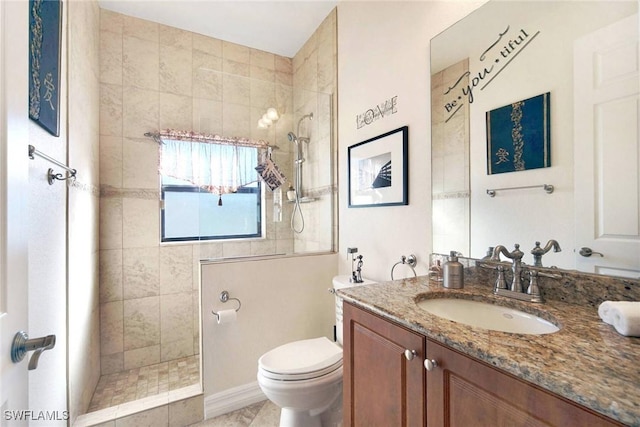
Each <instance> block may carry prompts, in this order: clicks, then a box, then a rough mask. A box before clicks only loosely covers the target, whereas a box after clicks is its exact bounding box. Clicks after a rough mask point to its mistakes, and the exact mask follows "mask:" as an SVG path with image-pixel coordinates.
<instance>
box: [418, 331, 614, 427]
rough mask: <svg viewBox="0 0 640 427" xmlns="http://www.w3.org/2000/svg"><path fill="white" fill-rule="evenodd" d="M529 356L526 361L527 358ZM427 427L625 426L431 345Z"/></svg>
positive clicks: (429, 342) (491, 368)
mask: <svg viewBox="0 0 640 427" xmlns="http://www.w3.org/2000/svg"><path fill="white" fill-rule="evenodd" d="M524 356H526V355H524ZM427 358H428V359H430V360H435V361H436V362H437V363H438V366H436V367H435V368H434V369H433V370H431V371H429V372H428V374H427V414H428V420H427V426H428V427H441V426H451V427H472V426H492V427H494V426H495V427H500V426H504V427H508V426H559V427H560V426H562V427H567V426H580V427H582V426H589V427H596V426H619V425H621V424H618V423H616V422H615V421H613V420H611V419H609V418H606V417H603V416H601V415H599V414H596V413H595V412H592V411H590V410H589V409H587V408H584V407H582V406H579V405H577V404H575V403H573V402H571V401H569V400H565V399H564V398H561V397H559V396H557V395H554V394H551V393H549V392H547V391H544V390H542V389H540V388H538V387H536V386H534V385H533V384H530V383H526V382H524V381H522V380H520V379H518V378H516V377H514V376H511V375H509V374H507V373H504V372H501V371H498V370H497V369H495V368H493V367H492V366H490V365H487V364H485V363H483V362H480V361H477V360H475V359H472V358H470V357H468V356H465V355H463V354H461V353H458V352H456V351H454V350H451V349H449V348H447V347H444V346H442V345H440V344H437V343H435V342H433V341H431V340H428V341H427Z"/></svg>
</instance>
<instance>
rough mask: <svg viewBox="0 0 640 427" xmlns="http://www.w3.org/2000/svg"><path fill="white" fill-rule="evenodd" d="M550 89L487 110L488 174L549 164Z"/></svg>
mask: <svg viewBox="0 0 640 427" xmlns="http://www.w3.org/2000/svg"><path fill="white" fill-rule="evenodd" d="M549 98H550V93H549V92H547V93H545V94H542V95H538V96H535V97H533V98H529V99H525V100H523V101H518V102H514V103H513V104H510V105H506V106H504V107H500V108H497V109H495V110H491V111H489V112H487V173H488V174H489V175H492V174H497V173H505V172H516V171H523V170H528V169H538V168H548V167H550V166H551V154H550V149H551V145H550V144H551V141H550V136H551V135H550V112H549Z"/></svg>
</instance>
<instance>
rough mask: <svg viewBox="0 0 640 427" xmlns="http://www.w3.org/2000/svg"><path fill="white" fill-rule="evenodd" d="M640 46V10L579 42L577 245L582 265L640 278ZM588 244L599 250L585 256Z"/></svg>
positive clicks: (576, 88)
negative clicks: (639, 22)
mask: <svg viewBox="0 0 640 427" xmlns="http://www.w3.org/2000/svg"><path fill="white" fill-rule="evenodd" d="M638 49H639V45H638V15H637V14H636V15H633V16H631V17H629V18H626V19H623V20H621V21H619V22H616V23H614V24H612V25H610V26H607V27H604V28H602V29H600V30H597V31H595V32H594V33H591V34H588V35H587V36H584V37H583V38H581V39H579V40H577V41H576V42H575V44H574V82H575V84H574V111H575V117H574V155H575V165H574V167H575V203H576V205H575V206H576V210H575V217H576V248H575V251H576V268H577V269H578V270H581V271H588V272H593V273H600V274H611V275H616V276H625V277H640V208H639V206H640V173H639V172H638V167H639V165H640V139H639V127H638V126H639V123H640V96H639V90H640V73H639V72H638V63H639V62H638V61H639V59H640V55H639V53H640V52H639V50H638ZM582 248H588V249H590V250H591V251H592V252H594V254H593V255H591V256H589V257H587V256H583V255H581V254H580V252H581V249H582ZM582 252H583V253H584V252H585V251H584V250H583V251H582ZM595 252H598V253H600V254H602V256H601V255H599V254H597V253H595Z"/></svg>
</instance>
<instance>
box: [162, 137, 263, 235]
mask: <svg viewBox="0 0 640 427" xmlns="http://www.w3.org/2000/svg"><path fill="white" fill-rule="evenodd" d="M257 158H258V149H257V148H256V147H246V146H237V145H233V144H216V143H210V142H203V143H200V142H193V141H178V140H172V139H165V140H163V142H162V149H161V167H160V177H161V193H162V203H161V241H162V242H176V241H197V240H223V239H244V238H257V237H262V234H263V233H262V205H263V200H262V187H261V184H260V182H259V181H258V175H257V172H256V170H255V167H256V164H257Z"/></svg>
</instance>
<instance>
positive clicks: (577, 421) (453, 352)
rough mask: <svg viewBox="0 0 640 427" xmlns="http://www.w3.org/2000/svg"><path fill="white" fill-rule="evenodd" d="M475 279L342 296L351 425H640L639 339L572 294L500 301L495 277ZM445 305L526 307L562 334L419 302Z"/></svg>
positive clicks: (372, 288) (409, 282)
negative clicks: (470, 317)
mask: <svg viewBox="0 0 640 427" xmlns="http://www.w3.org/2000/svg"><path fill="white" fill-rule="evenodd" d="M473 272H474V269H471V270H469V269H467V270H465V274H466V277H465V288H464V289H462V290H445V289H443V288H442V285H441V284H439V283H437V282H432V281H430V280H429V279H428V277H426V276H425V277H418V278H412V279H405V280H396V281H392V282H382V283H378V284H375V285H369V286H363V287H358V288H350V289H345V290H341V291H340V292H339V295H340V296H342V297H343V298H344V301H345V304H344V397H343V398H344V424H345V426H357V425H368V426H374V425H387V426H388V425H398V426H399V425H407V426H424V425H428V426H444V425H451V426H474V425H479V426H483V425H505V426H506V425H554V426H615V425H635V426H640V388H639V387H638V385H640V369H638V365H637V360H638V356H639V355H640V338H628V337H623V336H620V335H618V334H617V333H616V332H615V331H614V330H613V329H612V328H611V327H610V326H609V325H607V324H604V323H603V322H601V321H600V319H599V318H598V315H597V305H596V306H594V304H593V303H589V301H583V300H580V301H575V302H576V303H571V304H569V303H566V302H564V301H562V299H565V300H566V295H567V294H564V295H563V294H562V292H558V293H557V294H556V295H552V293H551V292H549V295H548V296H549V297H550V298H549V299H548V300H547V301H546V302H545V303H543V304H531V303H524V302H520V301H514V300H510V299H507V298H504V297H500V296H494V295H492V292H491V291H492V288H491V284H489V285H486V284H485V283H484V282H485V281H486V280H487V275H486V274H484V272H482V273H483V274H477V275H474V274H473ZM470 273H471V274H470ZM632 282H634V284H635V283H636V282H637V281H632ZM558 287H559V288H566V287H567V285H566V283H563V284H559V285H558ZM612 288H615V286H606V287H605V289H606V291H607V292H610V293H612V292H615V290H613V291H612ZM618 288H619V289H621V291H622V292H624V291H626V290H627V289H628V288H630V286H625V283H624V281H623V282H622V284H621V287H618ZM634 292H635V290H634ZM444 297H446V298H461V299H470V300H476V301H478V300H479V301H484V302H489V303H492V304H498V305H501V306H505V307H510V308H516V309H518V310H521V311H525V312H529V313H531V314H534V315H536V316H538V317H541V318H544V319H546V320H549V321H551V322H552V323H554V324H556V325H557V326H558V327H559V328H560V330H559V331H558V332H555V333H551V334H542V335H529V334H515V333H508V332H498V331H494V330H487V329H482V328H478V327H474V326H468V325H465V324H462V323H458V322H453V321H450V320H446V319H444V318H442V317H439V316H435V315H432V314H430V313H428V312H427V311H425V310H423V309H421V308H420V307H419V306H418V304H417V303H418V302H420V301H423V300H425V299H429V298H444ZM551 297H552V298H557V299H552V298H551Z"/></svg>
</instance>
